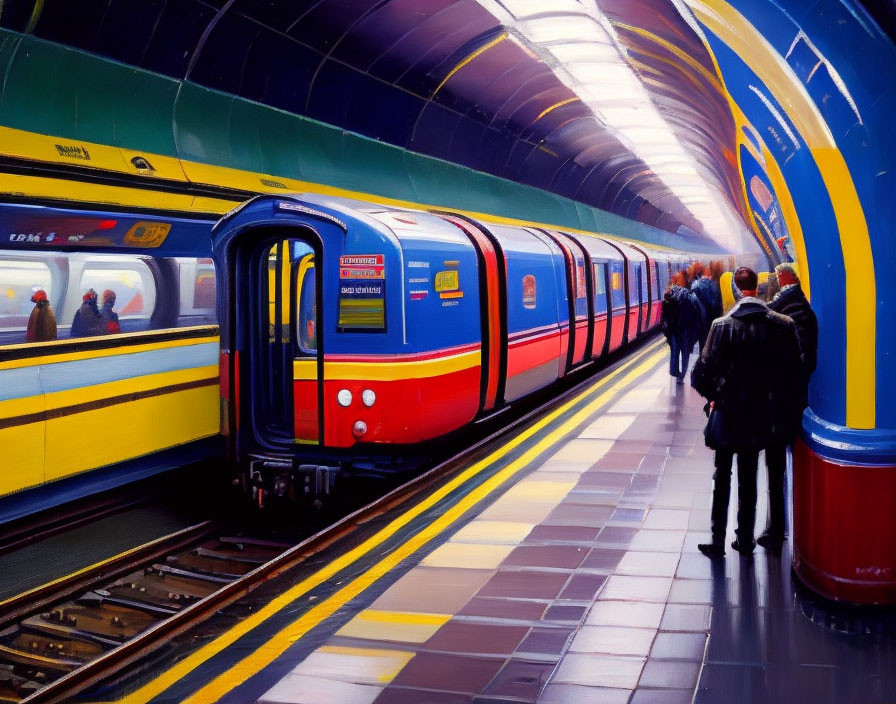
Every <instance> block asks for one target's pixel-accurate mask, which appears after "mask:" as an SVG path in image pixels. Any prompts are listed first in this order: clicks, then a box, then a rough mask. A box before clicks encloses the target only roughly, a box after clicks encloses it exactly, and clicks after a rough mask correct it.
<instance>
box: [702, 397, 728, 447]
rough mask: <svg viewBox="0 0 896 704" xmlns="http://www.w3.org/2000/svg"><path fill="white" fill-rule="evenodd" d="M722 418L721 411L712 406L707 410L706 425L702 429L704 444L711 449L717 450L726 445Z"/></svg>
mask: <svg viewBox="0 0 896 704" xmlns="http://www.w3.org/2000/svg"><path fill="white" fill-rule="evenodd" d="M723 425H724V419H723V417H722V412H721V411H720V410H719V409H718V408H715V406H713V408H712V410H711V411H710V412H709V419H708V420H707V421H706V427H705V428H704V429H703V439H704V441H705V442H706V446H707V447H708V448H710V449H712V450H718V449H720V448H722V447H724V446H725V445H726V442H725V430H724V427H723Z"/></svg>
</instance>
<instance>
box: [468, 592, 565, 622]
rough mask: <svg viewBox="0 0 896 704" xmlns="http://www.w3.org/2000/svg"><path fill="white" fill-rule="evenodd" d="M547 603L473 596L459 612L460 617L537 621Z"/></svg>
mask: <svg viewBox="0 0 896 704" xmlns="http://www.w3.org/2000/svg"><path fill="white" fill-rule="evenodd" d="M547 608H548V603H547V602H544V601H516V600H514V601H511V600H509V599H487V598H484V597H480V596H475V597H473V598H472V599H470V601H468V602H467V603H466V604H465V605H464V608H462V609H461V610H460V614H459V615H461V616H484V617H487V618H504V619H510V620H516V621H538V620H539V619H540V618H541V617H542V615H544V612H545V610H546V609H547Z"/></svg>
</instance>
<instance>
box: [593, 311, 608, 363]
mask: <svg viewBox="0 0 896 704" xmlns="http://www.w3.org/2000/svg"><path fill="white" fill-rule="evenodd" d="M606 339H607V318H606V317H605V316H604V317H600V318H595V319H594V347H593V349H592V352H593V354H594V356H595V357H600V355H601V353H602V352H603V351H604V341H605V340H606Z"/></svg>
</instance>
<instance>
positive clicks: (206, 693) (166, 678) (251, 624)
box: [123, 341, 666, 704]
mask: <svg viewBox="0 0 896 704" xmlns="http://www.w3.org/2000/svg"><path fill="white" fill-rule="evenodd" d="M661 346H662V343H661V342H659V341H658V342H656V343H655V344H653V345H651V346H650V347H648V348H646V349H645V350H644V351H643V352H642V353H641V354H639V355H638V356H637V357H636V358H635V359H633V360H631V361H630V362H627V363H626V364H624V365H623V366H622V367H620V368H619V369H617V370H616V371H614V372H613V373H612V374H610V375H609V376H608V377H607V378H606V379H604V380H602V381H599V382H597V383H595V384H594V385H592V386H591V387H590V388H589V389H587V390H586V391H584V392H583V393H581V394H579V395H578V396H577V397H576V398H575V399H573V400H572V401H569V402H567V403H565V404H563V405H562V406H561V407H560V408H558V409H556V410H555V411H553V412H551V413H550V414H548V415H547V416H545V417H544V418H543V419H541V420H540V421H538V422H537V423H535V424H534V425H532V426H531V427H529V428H527V429H526V430H524V431H522V432H520V433H519V434H518V435H516V436H515V437H514V438H513V439H512V440H511V441H510V442H508V443H507V444H506V445H504V446H503V447H501V448H500V449H498V450H496V451H495V452H493V453H491V454H490V455H489V456H488V457H486V458H485V459H483V460H480V461H479V462H477V463H476V464H474V465H473V466H471V467H470V468H468V469H467V470H465V471H464V472H462V473H461V474H459V475H458V476H456V477H455V478H454V479H452V480H451V481H449V482H448V483H446V484H445V485H443V486H442V487H441V488H440V489H438V490H436V491H435V492H433V493H432V494H430V495H429V496H428V497H426V498H425V499H423V500H421V501H420V502H419V503H417V504H415V505H414V506H413V507H411V508H410V509H408V510H407V511H406V512H405V513H403V514H402V515H401V516H399V517H398V518H396V519H395V520H393V521H392V522H391V523H390V524H389V525H388V526H386V527H385V528H383V529H382V530H381V531H379V532H378V533H376V534H375V535H373V536H371V537H370V538H368V539H367V540H365V541H364V542H363V543H362V544H361V545H359V546H357V547H356V548H354V549H352V550H350V551H349V552H347V553H345V554H344V555H341V556H339V557H337V558H336V559H334V560H333V561H332V562H329V563H328V564H327V565H326V566H325V567H324V568H323V569H321V570H320V571H318V572H316V573H315V574H313V575H310V576H309V577H306V578H305V579H303V580H302V581H301V582H299V583H298V584H296V585H294V586H293V587H291V588H290V589H288V590H287V591H286V592H284V593H283V594H281V595H280V596H278V597H275V598H274V599H272V600H271V602H270V603H268V604H266V605H265V606H263V607H262V608H260V609H259V610H258V611H256V612H255V613H253V614H251V615H249V616H248V617H247V618H245V619H244V620H243V621H241V622H240V623H239V624H237V625H236V626H234V627H233V628H232V629H230V630H229V631H227V632H226V633H223V634H221V635H220V636H218V637H217V638H216V639H215V640H213V641H211V642H210V643H208V644H206V645H205V646H203V647H201V648H200V649H199V650H197V651H196V652H194V653H192V654H190V655H189V656H187V657H186V658H184V659H183V660H181V661H180V662H179V663H177V664H176V665H174V666H173V667H172V668H171V669H169V670H167V671H166V672H164V673H162V674H161V675H160V676H159V677H157V678H156V679H154V680H152V681H150V682H148V683H147V684H145V685H143V686H142V687H141V688H140V689H138V690H136V691H134V692H132V693H130V694H129V695H127V697H126V698H125V700H123V701H127V702H128V704H143V703H144V702H148V701H149V700H150V699H152V698H153V697H155V696H157V695H158V694H160V693H161V692H163V691H165V690H166V689H168V687H170V686H171V685H172V684H174V683H175V682H177V681H178V680H180V679H182V678H183V677H185V676H186V675H188V674H189V673H190V672H192V671H193V670H195V669H196V668H197V667H199V666H200V665H201V664H202V663H204V662H206V661H207V660H209V659H210V658H212V657H213V656H215V655H216V654H217V653H219V652H221V651H222V650H224V649H225V648H227V647H228V646H230V645H232V644H233V643H234V642H235V641H236V640H237V639H239V638H240V637H242V636H243V635H245V634H246V633H248V632H249V631H251V630H252V629H253V628H255V627H256V626H258V625H259V624H260V623H263V622H264V621H265V620H267V619H268V618H270V617H272V616H274V615H275V614H276V613H278V612H279V611H280V610H281V609H283V608H285V607H287V606H289V605H290V604H291V603H292V602H294V601H295V600H296V599H298V598H299V597H301V596H302V595H304V594H307V593H308V592H309V591H310V590H311V589H313V588H314V587H316V586H318V585H320V584H322V583H323V582H325V581H326V580H328V579H330V578H331V577H333V576H334V575H336V574H338V573H339V571H341V570H342V569H344V568H345V567H347V566H349V565H351V564H353V563H354V562H356V561H357V560H359V559H360V558H362V557H363V556H365V555H367V554H368V553H370V552H371V551H373V550H374V549H376V548H377V546H379V545H381V544H382V543H383V542H384V541H386V540H387V539H388V538H390V537H391V536H393V535H394V534H395V533H397V532H398V531H399V530H400V529H401V528H403V527H404V526H406V525H407V524H408V523H410V522H411V521H412V520H414V519H415V518H416V517H418V516H420V515H423V514H425V513H426V512H427V511H429V510H430V509H431V508H432V507H433V506H435V505H436V504H437V503H438V502H439V501H441V500H442V499H443V498H445V497H446V496H447V495H448V494H450V493H451V492H452V491H454V490H456V489H457V488H459V487H461V486H463V485H464V484H465V483H466V482H468V481H469V480H470V479H472V478H473V477H474V476H476V475H477V474H479V473H480V472H482V471H484V470H485V469H487V468H488V467H489V466H491V465H492V464H493V463H494V462H496V461H498V460H499V459H501V458H502V457H503V456H505V455H506V454H507V453H509V452H510V451H512V450H513V449H514V448H516V447H518V446H519V445H521V444H522V443H524V442H525V441H526V440H528V439H529V438H531V437H532V436H533V435H535V434H536V433H538V432H539V431H540V430H542V429H543V428H545V427H546V426H548V425H550V424H551V423H552V422H554V421H555V420H556V419H557V418H559V417H560V416H561V415H562V414H564V413H566V412H567V411H568V410H569V409H571V408H574V407H575V406H577V405H578V404H580V403H581V402H582V400H583V399H584V398H585V397H587V396H588V395H589V394H591V393H592V392H593V391H594V390H595V389H596V388H598V387H601V386H605V385H608V384H609V383H610V382H611V381H615V383H614V384H613V385H612V386H610V387H609V388H607V390H606V391H604V392H603V393H601V394H600V395H599V396H598V397H597V398H596V399H594V400H593V401H591V402H590V403H589V404H588V405H586V406H584V407H583V408H581V409H579V410H578V411H577V412H576V413H575V415H573V416H572V417H570V418H569V419H568V420H567V421H566V422H564V423H563V424H561V425H559V426H558V427H557V428H555V429H554V430H553V431H551V432H550V434H549V435H548V436H547V437H545V438H543V439H542V440H541V441H540V442H538V443H536V444H535V445H533V446H532V447H530V448H529V449H528V450H526V452H524V453H523V454H522V455H521V456H520V457H519V458H517V459H516V460H514V461H513V462H512V463H511V464H509V465H508V466H507V467H505V468H504V469H502V470H501V471H500V472H498V473H496V474H495V475H494V476H492V477H491V478H489V479H488V480H486V481H485V482H483V483H482V484H481V485H479V486H478V487H476V488H475V489H473V490H471V491H470V492H469V493H468V494H467V495H466V496H465V497H464V498H463V499H461V500H460V501H459V502H458V503H457V504H455V505H454V506H452V507H451V508H449V509H447V510H446V511H445V512H444V513H442V514H441V515H439V516H438V517H437V518H436V519H435V520H434V521H433V522H432V523H431V524H429V525H428V526H426V527H425V528H423V529H421V530H420V531H419V532H418V533H416V534H415V535H413V536H411V537H410V538H409V539H408V540H407V541H406V542H405V543H403V544H402V545H401V546H400V547H398V548H396V549H395V550H393V551H392V552H390V553H388V554H387V555H385V556H384V557H383V558H382V559H380V560H379V561H378V562H377V563H376V564H374V565H373V566H372V567H370V568H369V569H368V570H367V571H366V572H364V573H362V574H361V575H359V576H358V577H356V578H355V579H353V580H352V581H351V582H349V583H348V584H347V585H346V586H344V587H343V588H342V589H340V590H339V591H338V592H336V593H335V594H333V595H332V596H330V597H329V598H327V599H324V600H323V601H322V602H320V603H319V604H317V605H316V606H314V607H313V608H312V609H311V610H309V611H308V612H307V613H305V614H304V615H303V616H301V617H299V618H298V619H297V620H296V621H294V622H293V623H291V624H290V625H289V626H287V627H286V628H284V629H283V630H281V631H280V632H279V633H277V634H276V635H274V636H273V637H272V638H271V639H270V640H268V641H267V642H266V643H265V644H264V645H263V646H262V647H261V648H260V649H259V650H256V651H255V652H253V653H251V654H250V655H248V656H246V657H245V658H243V659H242V660H241V661H240V662H239V663H237V664H236V665H235V666H234V667H232V668H230V669H229V670H227V671H225V672H223V673H221V674H220V675H219V676H218V677H216V678H215V679H214V680H212V681H211V682H210V683H208V684H207V685H206V686H205V687H203V688H201V689H200V690H198V691H197V692H195V693H194V694H193V695H192V696H190V697H189V698H188V699H186V700H185V702H190V703H192V704H196V703H198V702H214V701H217V700H218V699H219V698H220V697H222V696H223V695H224V694H226V693H227V692H229V691H230V690H232V689H233V688H234V687H235V686H237V685H238V684H240V683H241V682H243V681H245V680H246V679H247V678H248V677H250V676H251V675H252V674H254V673H255V672H257V671H258V670H260V669H261V668H263V667H265V666H266V665H267V664H269V663H270V662H271V661H273V660H274V659H275V658H277V657H278V656H279V655H280V654H281V653H282V652H283V651H284V650H285V649H286V648H288V647H289V646H290V645H292V644H293V643H295V642H296V641H297V640H298V639H299V638H301V637H302V636H303V635H304V634H305V633H307V632H308V631H309V630H311V629H312V628H314V626H315V625H317V624H319V623H320V622H321V621H323V620H324V619H326V618H327V617H329V616H331V615H332V614H334V613H335V612H336V611H338V610H339V609H340V608H342V607H344V606H345V604H347V603H348V602H349V601H350V600H351V599H353V598H354V597H356V596H358V595H359V594H361V593H362V592H363V591H364V590H365V589H367V588H368V587H369V586H370V585H371V584H373V583H374V582H376V581H377V580H378V579H379V578H380V577H382V576H384V575H385V574H387V573H388V572H389V571H390V570H392V569H394V568H395V567H396V566H397V565H398V564H399V563H401V561H402V560H405V559H407V558H408V557H410V556H411V555H413V554H414V553H415V552H416V551H417V550H418V549H420V548H421V547H422V546H424V545H426V543H428V542H429V541H430V540H432V539H433V538H436V537H438V536H439V535H440V534H442V533H443V532H444V531H446V530H447V529H449V528H450V527H451V525H452V524H453V523H454V522H456V521H457V520H458V519H459V518H461V517H462V516H463V515H464V514H465V513H466V512H467V511H469V510H471V509H472V508H474V507H475V506H476V505H477V504H479V503H480V502H481V501H482V500H483V499H485V498H487V497H488V496H489V495H490V494H492V493H494V492H496V491H497V490H499V489H500V488H502V486H503V485H504V484H505V483H506V482H507V481H508V480H510V479H511V478H513V476H514V475H516V474H518V473H519V472H520V471H521V470H523V469H524V468H525V467H526V466H527V465H528V464H529V463H530V462H532V461H533V460H534V459H535V458H536V457H538V455H540V454H541V453H542V452H544V451H545V450H547V449H549V448H550V447H551V446H552V445H553V444H554V443H556V442H557V441H558V440H559V439H560V438H562V437H563V436H564V435H565V434H567V433H568V432H570V431H571V430H572V429H573V428H575V427H576V426H578V425H579V424H580V423H582V422H583V421H585V420H586V419H587V418H588V417H589V416H590V415H592V414H593V413H594V412H595V411H597V410H598V409H599V408H601V407H603V406H604V405H606V404H607V403H608V402H609V401H610V400H611V399H612V398H613V397H614V396H615V395H616V394H618V393H619V391H620V390H621V389H622V388H624V387H625V386H626V385H628V384H629V383H631V382H633V381H634V380H636V379H637V378H639V377H640V376H642V375H643V374H645V373H646V372H648V371H650V370H651V369H652V368H653V367H654V366H655V365H656V364H657V363H658V362H659V361H660V360H662V359H663V358H665V356H666V351H665V350H664V349H660V348H661ZM658 349H659V350H660V351H657V350H658ZM651 353H652V354H651ZM648 355H649V356H648ZM639 362H640V363H639Z"/></svg>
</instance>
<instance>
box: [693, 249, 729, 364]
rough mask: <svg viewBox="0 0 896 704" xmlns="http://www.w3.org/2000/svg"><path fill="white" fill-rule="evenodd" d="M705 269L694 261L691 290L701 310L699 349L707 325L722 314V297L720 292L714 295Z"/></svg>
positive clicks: (706, 331)
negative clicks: (701, 323) (701, 325)
mask: <svg viewBox="0 0 896 704" xmlns="http://www.w3.org/2000/svg"><path fill="white" fill-rule="evenodd" d="M705 274H706V270H705V269H704V268H703V264H701V263H700V262H694V277H695V278H694V280H693V281H692V282H691V291H692V292H693V294H694V295H695V296H696V297H697V300H698V301H699V302H700V307H701V308H702V310H703V327H702V329H701V331H700V340H699V342H700V351H701V352H702V351H703V345H704V344H705V343H706V336H707V335H708V334H709V326H710V325H712V321H713V320H715V319H716V318H718V317H719V316H720V315H721V314H722V297H721V294H719V296H718V297H717V296H716V293H715V291H714V290H713V286H712V280H711V279H710V278H709V276H706V275H705Z"/></svg>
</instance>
